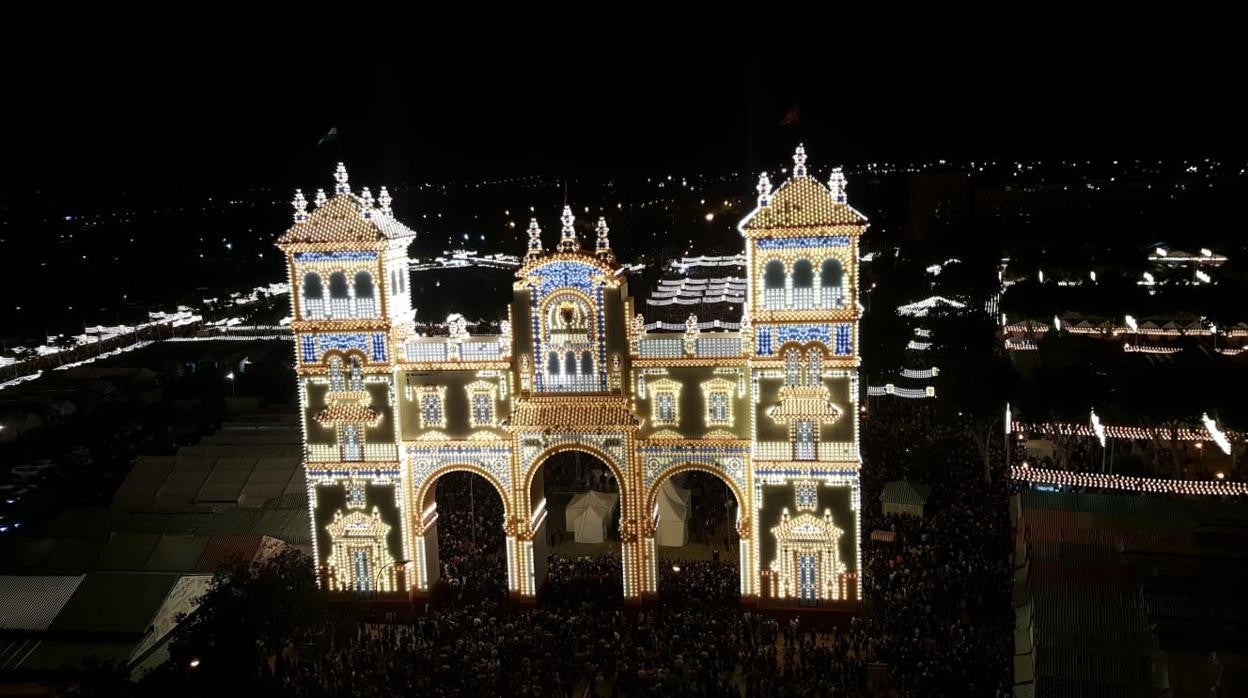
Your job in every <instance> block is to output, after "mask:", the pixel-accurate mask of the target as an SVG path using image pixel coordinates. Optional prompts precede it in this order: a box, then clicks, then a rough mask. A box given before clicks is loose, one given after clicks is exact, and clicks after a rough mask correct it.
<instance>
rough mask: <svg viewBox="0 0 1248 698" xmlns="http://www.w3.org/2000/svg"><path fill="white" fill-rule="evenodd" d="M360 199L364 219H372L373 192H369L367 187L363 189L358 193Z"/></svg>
mask: <svg viewBox="0 0 1248 698" xmlns="http://www.w3.org/2000/svg"><path fill="white" fill-rule="evenodd" d="M360 198H361V199H363V200H364V211H363V213H364V217H365V218H372V217H373V208H374V205H373V192H371V191H369V190H368V187H364V189H363V191H361V192H360Z"/></svg>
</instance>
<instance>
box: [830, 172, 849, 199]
mask: <svg viewBox="0 0 1248 698" xmlns="http://www.w3.org/2000/svg"><path fill="white" fill-rule="evenodd" d="M828 188H829V189H831V190H832V198H834V199H836V203H838V204H843V203H846V197H845V173H843V172H841V168H839V167H834V168H833V169H832V177H831V178H830V179H829V180H828Z"/></svg>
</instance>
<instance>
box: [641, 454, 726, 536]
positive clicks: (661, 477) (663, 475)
mask: <svg viewBox="0 0 1248 698" xmlns="http://www.w3.org/2000/svg"><path fill="white" fill-rule="evenodd" d="M693 470H696V471H698V472H702V473H708V474H710V475H713V476H715V477H717V478H719V479H720V480H722V481H723V482H724V484H726V485H728V489H729V490H731V491H732V496H733V497H735V498H736V500H737V521H738V522H740V521H741V519H742V517H744V516H746V513H745V512H746V511H747V509H746V507H748V506H749V502H747V501H746V500H745V493H744V492H742V491H741V486H740V485H739V484H737V483H736V482H735V481H733V479H732V477H730V476H729V475H728V474H727V473H725V472H724V471H723V470H720V469H718V468H716V467H715V466H712V465H708V464H706V463H695V462H687V463H681V464H677V465H671V466H669V467H667V468H665V469H664V470H663V471H661V472H660V473H659V474H658V476H657V477H655V478H654V482H653V483H652V484H651V485H650V487H649V488H648V489H647V491H646V500H645V502H646V508H645V513H646V516H648V517H652V516H653V515H654V514H653V512H654V508H655V506H656V505H657V504H658V500H659V489H660V488H661V487H663V483H664V482H666V481H667V480H669V479H671V477H672V476H674V475H679V474H681V473H687V472H689V471H693ZM743 537H748V531H747V532H746V533H745V535H743Z"/></svg>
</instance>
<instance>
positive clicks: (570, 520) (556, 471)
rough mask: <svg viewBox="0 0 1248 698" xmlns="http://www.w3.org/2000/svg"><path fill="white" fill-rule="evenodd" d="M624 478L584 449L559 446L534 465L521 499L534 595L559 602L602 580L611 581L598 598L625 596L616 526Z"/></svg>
mask: <svg viewBox="0 0 1248 698" xmlns="http://www.w3.org/2000/svg"><path fill="white" fill-rule="evenodd" d="M582 456H583V457H584V459H582ZM626 475H627V474H626V472H625V471H624V470H623V469H622V468H620V467H619V465H618V464H617V463H615V462H614V459H613V458H611V456H610V455H608V454H606V453H604V452H603V451H601V450H600V449H597V448H594V447H592V446H588V445H585V444H578V443H566V444H558V445H555V446H552V447H549V448H547V449H545V450H543V451H542V452H541V453H539V454H538V455H537V456H536V457H535V458H534V459H533V461H532V464H531V465H530V467H529V469H528V472H527V473H526V475H525V490H524V494H525V496H526V497H527V501H528V506H529V511H530V527H531V529H532V530H531V533H532V566H533V567H532V569H533V576H532V583H533V586H532V589H533V591H534V593H536V592H537V591H538V590H539V588H544V589H545V591H544V595H547V596H554V597H557V598H556V599H555V600H556V601H558V600H559V599H562V598H564V597H571V596H575V594H577V593H579V592H582V591H583V589H582V588H581V587H582V585H583V584H585V583H586V580H587V579H592V580H594V581H596V582H601V581H602V579H603V578H606V579H609V580H611V579H612V578H614V579H613V580H612V581H608V582H607V585H606V588H604V589H602V590H601V591H600V592H599V595H600V594H601V593H603V592H605V593H607V594H611V595H614V594H616V593H621V592H623V591H624V587H625V584H624V568H625V566H626V564H627V563H626V560H627V555H626V553H625V550H624V547H625V541H624V540H623V536H622V535H621V534H622V531H621V525H620V524H621V521H622V520H623V518H624V512H626V511H627V509H626V507H627V506H629V504H630V502H631V496H632V495H631V492H630V491H629V484H628V480H627V479H626ZM552 478H554V481H553V482H552ZM574 519H575V520H574ZM550 561H553V562H554V563H555V565H557V567H553V568H552V567H550V566H549V564H548V563H549V562H550Z"/></svg>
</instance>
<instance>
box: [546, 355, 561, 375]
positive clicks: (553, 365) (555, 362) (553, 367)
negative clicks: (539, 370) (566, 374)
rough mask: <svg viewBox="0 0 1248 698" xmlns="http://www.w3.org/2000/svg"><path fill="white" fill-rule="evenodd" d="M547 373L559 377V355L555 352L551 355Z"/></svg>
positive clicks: (547, 363)
mask: <svg viewBox="0 0 1248 698" xmlns="http://www.w3.org/2000/svg"><path fill="white" fill-rule="evenodd" d="M546 372H547V373H549V374H550V375H552V376H557V375H559V355H558V354H556V353H554V352H553V351H552V352H551V353H550V360H549V361H547V362H546Z"/></svg>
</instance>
